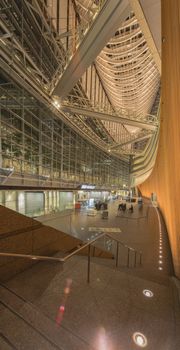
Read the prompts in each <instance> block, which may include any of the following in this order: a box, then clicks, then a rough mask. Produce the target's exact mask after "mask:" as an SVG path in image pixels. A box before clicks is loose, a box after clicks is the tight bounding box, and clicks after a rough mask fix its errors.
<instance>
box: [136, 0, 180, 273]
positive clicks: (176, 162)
mask: <svg viewBox="0 0 180 350" xmlns="http://www.w3.org/2000/svg"><path fill="white" fill-rule="evenodd" d="M179 18H180V2H179V0H173V1H172V0H163V1H162V100H161V132H160V142H159V149H158V155H157V160H156V164H155V167H154V170H153V172H152V174H151V176H150V177H149V179H148V180H147V181H146V182H144V183H143V184H142V185H141V186H140V190H141V191H142V193H143V195H145V196H148V197H149V196H150V194H151V192H156V193H157V200H158V203H159V207H160V208H161V210H162V213H163V215H164V218H165V221H166V225H167V229H168V233H169V239H170V244H171V249H172V254H173V261H174V267H175V273H176V275H177V277H179V278H180V206H179V201H180V86H179V85H180V40H179V38H180V21H179Z"/></svg>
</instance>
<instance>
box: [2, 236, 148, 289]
mask: <svg viewBox="0 0 180 350" xmlns="http://www.w3.org/2000/svg"><path fill="white" fill-rule="evenodd" d="M105 236H107V237H109V238H111V240H113V241H115V242H116V243H117V247H116V267H118V257H119V244H121V245H122V246H123V247H124V248H126V249H128V255H127V267H130V252H131V251H132V252H133V253H134V267H136V264H137V254H138V255H139V264H140V265H141V264H142V252H141V251H138V250H136V249H135V248H132V247H130V246H128V245H127V244H125V243H123V242H121V241H120V240H118V239H117V238H114V237H112V236H111V235H110V234H108V233H106V232H104V233H101V234H100V235H99V236H98V237H96V238H94V239H93V240H91V241H90V242H87V243H85V244H83V245H82V246H81V247H79V248H77V249H76V250H74V252H72V253H70V254H68V255H66V256H65V257H64V258H54V257H48V256H39V255H31V254H17V253H2V252H0V256H9V257H14V258H26V259H31V260H39V261H52V262H55V261H56V262H60V263H65V262H66V261H67V260H68V259H70V258H71V257H72V256H74V255H76V254H77V253H79V252H80V251H81V250H83V249H84V248H87V247H88V272H87V282H88V283H89V282H90V255H91V254H90V253H91V244H93V243H94V242H96V241H98V240H99V239H100V238H102V237H105Z"/></svg>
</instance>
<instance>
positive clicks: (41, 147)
mask: <svg viewBox="0 0 180 350" xmlns="http://www.w3.org/2000/svg"><path fill="white" fill-rule="evenodd" d="M1 80H2V82H1V85H0V94H1V96H3V98H1V99H0V125H1V134H0V149H1V158H0V169H1V170H3V169H7V168H11V169H12V168H13V169H14V172H13V176H12V180H13V181H17V179H21V183H19V184H18V185H22V184H23V181H25V180H26V179H29V181H30V180H31V186H32V185H33V181H34V186H37V179H40V180H41V186H45V185H46V183H47V182H48V187H51V186H53V187H56V188H58V187H61V188H62V187H65V186H64V184H67V183H70V184H72V186H71V188H72V187H73V188H76V187H77V185H78V184H79V183H90V184H96V185H103V186H107V187H110V186H112V185H113V186H117V187H121V186H122V184H123V183H128V180H129V163H128V161H125V160H121V159H119V158H116V157H113V156H111V155H110V154H108V153H105V152H103V151H102V150H100V149H99V148H97V147H96V146H94V145H93V144H91V143H90V142H88V141H87V140H85V139H84V138H82V137H81V136H80V135H79V134H78V133H76V132H75V131H74V130H73V129H72V128H70V127H69V126H67V125H66V124H65V123H64V122H62V120H60V119H59V118H58V117H57V116H55V114H54V113H53V110H50V109H49V108H48V107H47V108H46V107H45V106H44V105H42V104H40V103H39V102H38V101H37V100H36V99H35V98H34V97H32V96H31V95H29V94H28V92H26V91H25V90H24V89H23V88H20V87H19V86H17V85H16V84H14V83H12V82H9V81H8V78H7V77H5V76H4V77H1ZM10 180H11V177H9V179H8V181H10ZM0 181H1V184H2V183H3V184H6V178H3V177H0ZM8 181H7V183H8V184H9V182H8ZM69 187H70V186H69ZM66 188H67V186H66Z"/></svg>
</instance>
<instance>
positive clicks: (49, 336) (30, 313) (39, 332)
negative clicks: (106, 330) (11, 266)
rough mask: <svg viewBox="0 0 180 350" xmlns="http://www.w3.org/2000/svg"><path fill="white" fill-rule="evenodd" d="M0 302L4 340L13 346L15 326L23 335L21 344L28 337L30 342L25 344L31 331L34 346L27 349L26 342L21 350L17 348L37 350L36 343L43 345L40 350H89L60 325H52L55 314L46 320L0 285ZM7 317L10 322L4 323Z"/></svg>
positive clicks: (22, 299)
mask: <svg viewBox="0 0 180 350" xmlns="http://www.w3.org/2000/svg"><path fill="white" fill-rule="evenodd" d="M0 299H1V301H2V305H3V311H4V312H1V315H2V316H1V322H2V325H3V330H4V332H6V334H5V335H6V336H7V337H8V339H10V341H11V342H12V343H13V344H14V342H15V345H16V339H15V335H14V334H15V333H16V328H17V324H19V327H18V328H19V329H20V328H21V327H23V329H24V334H25V336H24V341H25V339H26V340H27V338H28V339H29V342H30V343H29V344H31V332H32V333H33V334H34V337H35V338H34V343H35V344H36V345H35V347H34V348H32V347H28V346H30V345H28V343H27V347H21V349H25V348H26V349H35V348H36V350H37V344H38V342H39V341H40V342H42V343H43V344H44V345H43V346H44V348H43V350H44V349H46V348H47V349H48V350H49V349H60V350H66V349H67V348H69V349H71V350H76V349H81V350H85V349H86V350H90V347H89V345H88V344H87V343H86V342H85V341H83V340H82V339H80V338H78V337H77V336H75V335H74V334H73V333H72V332H70V331H69V330H68V329H66V328H64V327H63V326H62V325H61V326H59V325H58V324H57V323H56V316H57V315H54V320H52V319H50V318H49V317H48V316H46V315H45V314H44V313H42V312H41V311H40V310H39V309H38V308H37V307H36V306H34V305H33V304H31V303H30V302H28V301H26V300H25V299H24V298H22V297H21V296H19V295H17V294H16V293H14V292H12V291H11V290H10V289H7V288H6V287H4V286H2V285H0ZM11 314H12V315H13V316H12V315H11ZM11 318H13V323H11V322H6V321H7V320H8V319H11ZM23 323H24V324H23ZM13 325H14V326H13ZM22 338H23V337H22ZM37 338H39V339H37ZM18 339H19V337H18ZM22 340H23V339H22ZM46 344H49V348H48V347H46ZM17 345H18V344H17ZM18 346H19V345H18ZM39 349H41V348H39Z"/></svg>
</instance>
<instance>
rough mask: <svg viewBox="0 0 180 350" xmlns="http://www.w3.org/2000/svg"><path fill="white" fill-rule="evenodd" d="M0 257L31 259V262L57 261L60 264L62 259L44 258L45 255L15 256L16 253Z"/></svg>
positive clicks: (0, 254)
mask: <svg viewBox="0 0 180 350" xmlns="http://www.w3.org/2000/svg"><path fill="white" fill-rule="evenodd" d="M0 256H9V257H14V258H25V259H31V260H45V261H48V260H49V261H58V262H62V263H63V260H62V258H53V257H50V256H45V255H31V254H17V253H1V252H0Z"/></svg>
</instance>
